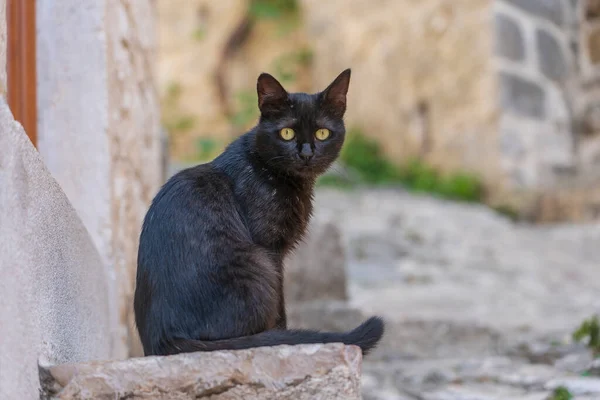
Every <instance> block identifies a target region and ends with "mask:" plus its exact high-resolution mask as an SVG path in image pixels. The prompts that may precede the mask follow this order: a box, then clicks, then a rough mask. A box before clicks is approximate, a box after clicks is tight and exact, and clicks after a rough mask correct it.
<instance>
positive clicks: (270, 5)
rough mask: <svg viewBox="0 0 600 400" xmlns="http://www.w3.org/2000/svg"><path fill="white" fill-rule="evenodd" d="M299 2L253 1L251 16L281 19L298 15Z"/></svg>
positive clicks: (251, 3)
mask: <svg viewBox="0 0 600 400" xmlns="http://www.w3.org/2000/svg"><path fill="white" fill-rule="evenodd" d="M299 9H300V7H299V6H298V1H297V0H251V1H250V15H251V16H252V17H254V18H257V19H261V18H265V19H279V18H282V17H285V16H289V15H295V14H297V13H298V11H299Z"/></svg>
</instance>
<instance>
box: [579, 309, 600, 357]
mask: <svg viewBox="0 0 600 400" xmlns="http://www.w3.org/2000/svg"><path fill="white" fill-rule="evenodd" d="M573 340H575V341H577V342H582V341H584V340H585V341H586V344H587V346H588V347H589V348H590V350H592V351H593V352H594V354H595V355H600V320H598V316H597V315H594V316H593V317H591V318H589V319H586V320H585V321H583V322H582V323H581V325H580V326H579V327H578V328H577V330H576V331H575V332H573Z"/></svg>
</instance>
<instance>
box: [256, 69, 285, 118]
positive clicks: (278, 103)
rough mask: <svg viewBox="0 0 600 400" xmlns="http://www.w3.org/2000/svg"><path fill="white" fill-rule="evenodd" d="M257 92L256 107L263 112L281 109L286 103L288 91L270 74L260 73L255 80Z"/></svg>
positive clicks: (267, 112)
mask: <svg viewBox="0 0 600 400" xmlns="http://www.w3.org/2000/svg"><path fill="white" fill-rule="evenodd" d="M256 92H257V94H258V108H259V109H260V112H261V113H263V114H269V113H273V112H277V111H279V110H281V109H282V108H283V107H284V106H285V105H286V103H287V99H288V93H287V92H286V91H285V89H284V88H283V86H281V83H279V81H277V79H275V78H274V77H273V76H272V75H269V74H267V73H264V72H263V73H262V74H260V76H259V77H258V81H257V82H256Z"/></svg>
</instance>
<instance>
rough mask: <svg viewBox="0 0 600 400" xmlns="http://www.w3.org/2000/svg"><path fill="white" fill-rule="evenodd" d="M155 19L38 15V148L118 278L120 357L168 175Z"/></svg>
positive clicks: (107, 9)
mask: <svg viewBox="0 0 600 400" xmlns="http://www.w3.org/2000/svg"><path fill="white" fill-rule="evenodd" d="M153 13H154V10H153V5H152V1H149V0H141V1H125V0H101V1H94V2H89V3H86V5H85V6H82V3H81V2H79V1H78V0H65V1H60V2H47V1H44V2H39V4H38V8H37V23H38V29H37V40H38V45H37V60H38V65H43V66H44V68H40V69H39V71H38V72H39V76H38V81H39V84H38V109H39V125H38V138H39V146H38V148H39V151H40V154H41V155H42V158H43V159H44V161H45V163H46V165H47V166H48V169H49V170H50V172H51V173H52V174H53V176H54V177H55V178H56V180H57V181H58V182H59V184H60V185H61V187H62V188H63V190H64V191H65V193H66V194H67V196H68V197H69V200H70V201H71V203H72V204H73V206H74V207H75V209H76V210H77V212H78V214H79V215H80V216H81V219H82V220H83V222H84V224H85V226H86V228H87V229H88V231H89V232H90V234H91V236H92V239H93V240H94V243H95V245H96V247H97V248H98V251H99V252H100V255H101V256H102V258H103V261H104V263H105V264H106V265H108V266H110V268H111V269H112V271H113V277H114V282H113V284H114V285H115V286H116V287H117V290H118V302H119V309H120V311H119V312H120V315H119V317H120V321H121V335H122V345H121V350H120V353H121V355H122V356H126V355H127V354H128V351H129V349H130V348H132V347H135V344H136V343H137V342H136V340H135V338H136V333H135V330H134V324H133V318H132V311H131V303H132V301H131V298H132V292H133V284H134V274H135V267H136V257H137V241H138V237H139V228H140V226H141V221H142V219H143V217H144V213H145V212H146V209H147V206H148V204H149V203H150V201H151V199H152V196H154V194H155V193H156V192H157V190H158V188H159V186H160V184H161V177H162V172H161V146H160V131H159V127H160V121H159V118H160V113H159V110H158V100H157V96H156V95H155V91H154V83H153V75H154V73H153V54H154V36H153V32H154V29H155V28H154V24H153V22H154V15H153ZM74 32H76V34H74ZM82 99H85V101H83V100H82ZM136 349H137V351H136ZM133 350H134V351H133V353H132V354H140V351H139V347H137V348H134V349H133Z"/></svg>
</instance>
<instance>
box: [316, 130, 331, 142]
mask: <svg viewBox="0 0 600 400" xmlns="http://www.w3.org/2000/svg"><path fill="white" fill-rule="evenodd" d="M329 135H330V132H329V129H325V128H323V129H318V130H317V131H316V132H315V137H316V138H317V139H319V140H326V139H327V138H328V137H329Z"/></svg>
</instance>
